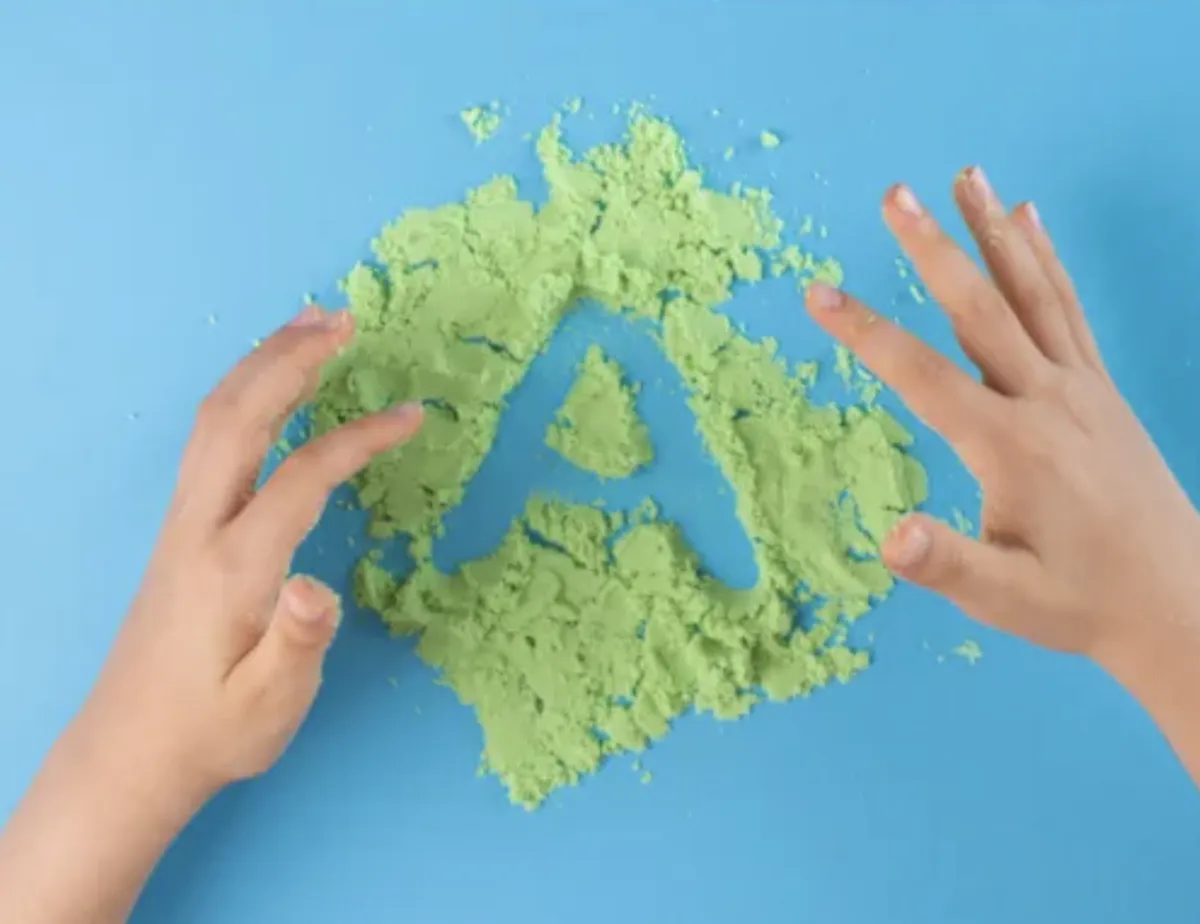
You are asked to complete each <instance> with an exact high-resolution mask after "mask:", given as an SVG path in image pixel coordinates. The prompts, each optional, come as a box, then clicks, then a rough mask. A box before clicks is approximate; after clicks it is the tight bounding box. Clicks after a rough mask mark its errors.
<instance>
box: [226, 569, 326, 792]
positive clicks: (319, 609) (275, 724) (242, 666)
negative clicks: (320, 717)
mask: <svg viewBox="0 0 1200 924" xmlns="http://www.w3.org/2000/svg"><path fill="white" fill-rule="evenodd" d="M340 621H341V602H340V601H339V600H338V596H337V594H335V593H334V592H333V591H332V590H330V589H329V588H328V587H327V586H325V585H324V584H322V583H321V582H320V581H317V580H315V579H314V578H310V577H306V576H303V575H297V576H295V577H292V578H289V579H288V580H287V581H285V582H284V584H283V587H282V588H281V589H280V591H279V597H278V599H277V601H276V603H275V609H274V611H273V612H272V614H271V619H270V622H268V623H267V627H266V630H265V631H264V632H263V634H262V637H261V638H260V639H259V640H258V642H257V643H256V644H255V645H254V647H253V648H251V649H250V650H249V651H248V652H247V653H246V654H245V656H243V657H242V659H241V660H240V661H238V662H237V663H236V664H235V665H234V667H233V670H231V671H230V673H229V676H228V678H227V680H226V685H227V689H228V690H229V691H230V694H231V696H232V698H233V699H234V701H235V702H236V703H237V704H238V706H239V708H240V709H242V710H244V711H245V712H246V713H249V714H248V715H246V716H245V718H246V719H248V720H249V721H250V723H251V724H252V725H253V726H254V727H255V730H256V734H255V735H254V736H253V742H252V743H253V749H254V750H253V753H246V754H244V755H241V756H240V763H239V766H236V767H233V768H231V773H230V775H231V776H234V777H240V776H249V775H252V774H254V773H259V772H262V771H263V770H266V769H267V767H268V766H269V765H270V763H271V762H273V760H274V759H275V758H276V757H278V756H279V754H280V753H282V751H283V750H284V748H285V747H286V746H287V744H288V742H289V741H290V740H291V738H292V736H293V735H294V734H295V732H296V729H297V728H299V727H300V723H301V722H302V721H303V720H304V717H305V716H306V715H307V714H308V710H309V707H310V706H311V705H312V702H313V700H314V699H315V698H316V695H317V690H318V689H320V686H321V669H322V665H323V663H324V660H325V653H326V651H328V649H329V645H330V643H331V642H332V641H333V637H334V634H335V633H336V632H337V627H338V623H339V622H340Z"/></svg>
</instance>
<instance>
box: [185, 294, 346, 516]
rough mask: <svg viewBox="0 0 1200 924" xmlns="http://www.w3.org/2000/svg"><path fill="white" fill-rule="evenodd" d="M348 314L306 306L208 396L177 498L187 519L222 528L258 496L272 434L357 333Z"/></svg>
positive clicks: (195, 432)
mask: <svg viewBox="0 0 1200 924" xmlns="http://www.w3.org/2000/svg"><path fill="white" fill-rule="evenodd" d="M353 330H354V325H353V321H352V319H351V318H350V315H349V314H348V313H347V312H344V311H338V312H332V313H328V314H327V313H325V312H323V311H321V309H319V308H317V307H316V306H315V305H310V306H306V307H305V309H304V311H302V312H301V313H300V314H299V315H297V316H296V318H295V319H294V320H293V321H292V322H290V323H289V324H288V325H286V326H285V327H283V328H281V329H280V330H278V331H276V332H275V333H274V334H273V335H272V336H271V337H269V338H268V339H267V340H266V341H265V342H264V343H263V344H262V346H260V347H259V348H257V349H256V350H254V351H253V352H251V353H250V354H249V355H248V356H246V357H245V358H244V359H242V361H241V362H239V363H238V364H237V366H235V367H234V369H233V370H232V371H231V372H230V373H229V374H228V375H227V376H226V377H225V378H224V379H223V380H222V381H221V383H220V384H219V385H217V387H216V388H215V389H214V390H213V391H212V393H211V394H210V395H209V396H208V397H207V398H206V399H205V400H204V403H203V404H202V405H201V407H200V412H199V414H198V415H197V420H196V426H195V428H194V430H193V432H192V437H191V439H190V440H189V442H188V447H187V450H186V451H185V453H184V459H183V465H182V468H181V471H180V477H179V490H178V494H177V497H176V512H177V513H178V514H179V515H180V516H181V517H183V518H187V519H193V520H195V521H198V522H202V523H203V524H204V525H206V526H210V527H213V526H219V525H221V524H223V523H225V522H227V521H228V520H229V519H230V518H231V517H233V516H234V515H235V514H236V513H237V512H238V511H239V510H241V509H242V507H243V506H244V505H245V504H246V502H247V501H248V500H249V499H250V497H252V496H253V491H254V484H255V482H256V480H257V479H258V476H259V472H260V470H261V466H262V463H263V458H264V456H265V455H266V453H267V450H268V449H269V448H270V446H271V444H272V442H273V441H274V439H275V438H276V437H275V436H274V434H275V432H276V431H277V429H278V428H279V427H281V426H282V424H283V423H284V422H285V421H286V419H287V418H288V417H289V416H290V415H291V414H292V413H294V412H295V410H296V409H297V408H298V407H299V406H300V405H301V404H302V403H303V402H304V401H305V400H307V399H309V397H310V396H311V394H312V391H313V389H314V388H315V387H316V384H317V380H318V377H319V375H320V370H321V366H322V365H323V364H324V363H325V362H326V361H327V360H328V359H330V358H331V357H332V356H333V355H334V354H335V353H336V352H337V350H338V349H339V348H340V347H341V346H343V345H344V344H345V343H346V341H347V340H348V339H349V338H350V337H351V336H352V334H353Z"/></svg>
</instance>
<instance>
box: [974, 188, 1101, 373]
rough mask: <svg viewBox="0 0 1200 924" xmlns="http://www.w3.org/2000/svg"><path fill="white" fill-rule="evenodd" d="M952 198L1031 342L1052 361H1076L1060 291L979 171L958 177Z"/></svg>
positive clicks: (1076, 356)
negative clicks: (1052, 283) (1060, 300)
mask: <svg viewBox="0 0 1200 924" xmlns="http://www.w3.org/2000/svg"><path fill="white" fill-rule="evenodd" d="M954 198H955V201H956V202H957V203H958V209H959V211H960V212H961V213H962V216H963V220H964V221H966V223H967V227H968V228H970V230H971V235H972V237H974V238H975V242H976V243H977V244H978V245H979V252H980V254H982V256H983V261H984V262H985V263H986V264H987V266H988V269H989V270H990V271H991V274H992V279H993V280H995V283H996V287H997V288H998V289H999V290H1000V292H1001V294H1002V295H1003V296H1004V297H1005V299H1007V301H1008V304H1009V306H1010V307H1011V308H1012V311H1013V313H1014V314H1015V315H1016V316H1017V318H1018V320H1020V322H1021V326H1022V327H1024V328H1025V331H1026V332H1027V333H1028V334H1029V337H1030V339H1031V340H1033V342H1034V343H1035V344H1037V346H1038V348H1039V349H1040V350H1041V351H1042V353H1044V354H1045V355H1046V357H1047V358H1049V359H1051V360H1053V361H1054V362H1056V363H1063V364H1066V363H1070V362H1073V361H1075V360H1077V359H1078V352H1077V351H1076V349H1075V342H1074V340H1073V339H1072V338H1071V332H1070V330H1068V328H1067V322H1066V319H1065V318H1064V317H1063V312H1062V307H1061V306H1060V305H1059V299H1058V291H1057V290H1056V289H1055V288H1054V286H1053V285H1051V284H1050V280H1049V278H1048V277H1047V276H1046V274H1045V273H1044V272H1043V271H1042V265H1041V263H1040V262H1039V261H1038V259H1037V257H1036V256H1035V255H1034V252H1033V249H1032V248H1031V247H1030V246H1029V241H1028V240H1027V239H1026V238H1025V235H1023V234H1022V233H1021V232H1020V230H1019V229H1018V228H1017V225H1016V224H1015V223H1014V222H1013V220H1012V219H1011V218H1010V217H1009V215H1008V212H1006V211H1005V209H1004V206H1003V204H1001V202H1000V199H999V198H998V197H997V196H996V193H995V191H994V190H993V189H992V186H991V184H990V183H989V182H988V179H987V175H986V174H985V173H984V172H983V170H982V169H981V168H979V167H968V168H967V169H966V170H964V171H962V173H960V174H959V175H958V177H957V178H956V179H955V181H954Z"/></svg>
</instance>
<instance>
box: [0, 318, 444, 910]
mask: <svg viewBox="0 0 1200 924" xmlns="http://www.w3.org/2000/svg"><path fill="white" fill-rule="evenodd" d="M353 327H354V325H353V319H352V318H351V317H350V315H349V314H347V313H345V312H333V313H326V312H324V311H322V310H321V309H320V308H317V307H316V306H308V307H307V308H305V310H304V311H303V312H301V313H300V315H298V316H297V317H296V319H295V320H293V321H292V322H291V323H290V324H288V325H287V326H286V327H284V328H282V329H281V330H279V331H278V332H277V333H275V334H274V335H273V336H272V337H271V338H269V339H268V340H267V341H266V342H264V343H263V344H262V346H261V347H260V348H259V349H257V350H255V351H254V352H253V353H251V354H250V355H249V356H247V357H246V358H245V359H244V360H243V361H242V362H241V363H240V364H239V365H238V366H237V367H236V368H235V369H234V370H233V371H232V372H231V373H230V374H229V375H228V376H227V377H226V378H225V380H224V381H223V382H221V384H220V385H219V386H218V387H217V388H216V390H215V391H213V393H212V394H211V395H210V396H209V397H208V398H207V399H206V400H205V401H204V403H203V405H202V406H201V408H200V412H199V415H198V417H197V421H196V425H195V429H194V431H193V433H192V437H191V439H190V441H189V443H188V446H187V449H186V451H185V454H184V459H183V463H182V467H181V471H180V475H179V482H178V488H177V491H176V494H175V497H174V499H173V501H172V503H171V505H170V508H169V511H168V514H167V518H166V523H165V525H164V527H163V530H162V533H161V535H160V537H159V542H158V546H157V548H156V550H155V552H154V555H153V557H152V559H151V562H150V566H149V569H148V571H147V573H146V576H145V580H144V582H143V585H142V588H141V590H140V591H139V593H138V595H137V598H136V600H135V602H134V604H133V607H132V609H131V611H130V613H129V616H128V618H127V619H126V621H125V623H124V625H123V626H122V628H121V631H120V634H119V635H118V637H117V640H116V643H115V645H114V647H113V650H112V653H111V655H110V656H109V658H108V661H107V662H106V664H105V666H104V669H103V671H102V673H101V676H100V678H99V681H98V682H97V685H96V687H95V690H94V691H93V693H92V695H91V696H90V697H89V699H88V701H87V703H86V704H85V706H84V708H83V710H82V711H81V712H80V714H79V716H78V717H77V718H76V720H75V721H74V722H73V723H72V725H71V727H70V728H69V729H68V731H67V732H66V733H65V734H64V736H63V738H62V739H60V741H59V743H58V744H57V745H56V746H55V750H54V751H52V752H51V755H50V757H49V758H48V760H47V763H46V766H45V767H44V768H43V772H42V773H41V774H40V775H39V777H38V780H37V781H36V782H35V784H34V787H33V789H32V790H31V791H30V793H29V796H28V797H27V799H26V801H25V802H24V803H23V804H22V806H21V807H20V808H19V809H18V811H17V814H16V815H14V817H13V819H12V823H11V824H10V826H9V829H8V831H7V832H6V833H5V837H4V838H3V839H0V919H4V920H22V921H40V920H45V921H64V920H76V919H79V920H88V921H97V920H108V919H110V918H111V919H114V920H115V919H120V918H122V917H123V915H124V914H126V913H127V912H128V909H129V906H130V905H131V903H132V901H133V898H134V896H136V894H137V890H138V888H140V885H141V882H142V880H143V879H144V877H145V875H146V874H147V873H148V872H149V868H150V866H151V865H152V864H153V862H154V859H156V857H157V853H158V852H159V851H161V849H162V848H163V847H165V845H166V844H165V841H169V840H170V838H171V837H173V836H174V834H175V832H176V831H177V830H178V829H179V828H180V827H182V825H183V824H185V823H186V822H187V820H188V819H189V818H190V817H191V815H192V814H193V813H194V812H195V811H196V810H197V809H198V808H199V807H200V806H201V805H202V804H203V803H204V802H205V801H206V800H207V799H208V798H209V797H210V796H211V795H212V794H213V793H214V792H215V791H216V790H218V789H219V788H221V787H222V786H223V785H225V784H226V783H229V782H232V781H234V780H239V779H243V778H246V777H249V776H253V775H255V774H257V773H261V772H262V771H264V770H266V769H267V768H269V767H270V766H271V765H272V764H273V763H274V762H275V761H276V759H277V758H278V757H279V756H280V754H281V753H282V752H283V750H284V748H285V747H286V746H287V744H288V742H289V741H290V740H291V738H292V736H293V734H295V732H296V729H297V728H298V727H299V725H300V723H301V721H303V719H304V717H305V715H306V714H307V713H308V710H309V707H310V706H311V705H312V701H313V698H314V696H315V695H316V692H317V688H318V687H319V686H320V682H321V665H322V662H323V660H324V657H325V651H326V648H327V647H328V645H329V643H330V641H331V640H332V638H333V634H334V631H335V629H336V628H337V623H338V619H339V616H340V607H339V602H338V599H337V597H336V596H335V595H334V593H333V592H332V591H331V590H330V589H329V588H328V587H326V586H325V585H323V584H321V583H319V582H318V581H315V580H313V579H312V578H308V577H301V576H296V577H290V578H289V577H288V571H289V568H290V566H291V560H292V555H293V553H294V552H295V550H296V547H297V546H298V545H299V544H300V543H301V541H303V539H304V537H305V536H306V535H307V534H308V532H309V531H310V530H311V529H312V527H313V526H314V525H315V524H316V522H317V520H318V519H319V517H320V515H321V512H322V510H323V509H324V507H325V503H326V501H327V499H328V497H329V494H330V492H331V491H332V490H333V489H334V488H335V487H337V486H338V485H339V484H340V483H342V482H343V481H345V480H346V479H347V478H349V477H350V476H351V475H353V474H354V473H355V472H356V471H358V470H359V469H360V468H362V467H363V466H365V465H366V464H367V462H368V461H370V459H371V457H372V456H373V455H375V454H376V453H379V452H382V451H383V450H386V449H389V448H391V447H393V446H396V445H398V444H400V443H402V442H404V441H405V440H407V439H409V438H410V437H411V436H412V435H413V434H414V433H415V432H416V431H417V429H418V428H419V427H420V425H421V417H422V415H421V407H420V405H419V404H408V405H402V406H399V407H396V408H393V409H390V410H387V411H384V412H382V413H379V414H375V415H372V416H368V417H364V418H361V419H359V420H356V421H354V422H353V423H350V424H347V425H346V426H344V427H342V428H340V429H338V430H337V431H335V432H332V433H329V434H327V435H325V436H323V437H321V438H320V439H317V440H315V441H314V442H312V443H309V444H308V445H305V446H304V447H302V448H300V449H299V450H297V451H296V452H295V453H293V454H292V455H291V456H289V457H288V458H287V459H286V460H285V461H284V462H283V463H282V464H281V465H280V467H279V469H278V470H277V471H276V472H275V473H274V474H273V475H272V476H271V477H270V478H269V479H268V480H267V481H266V483H265V484H264V485H263V486H262V487H261V488H259V489H258V490H256V489H255V488H256V484H257V483H258V480H259V477H260V474H261V469H262V465H263V460H264V458H265V457H266V454H267V452H268V450H269V449H270V447H271V445H272V443H273V442H274V441H275V440H276V439H277V438H278V434H279V431H280V430H281V429H282V427H283V425H284V423H285V422H286V421H287V419H288V418H289V417H290V416H291V414H292V413H293V412H294V411H295V410H296V409H297V408H298V407H299V406H300V405H301V404H303V403H304V402H305V401H307V400H309V399H310V398H311V396H312V393H313V391H314V390H315V388H316V385H317V382H318V378H319V375H320V369H321V366H322V365H323V364H324V363H325V362H326V361H327V360H328V359H330V358H331V357H332V356H333V355H334V354H335V353H336V352H337V351H338V350H339V349H340V348H341V347H343V346H344V345H345V344H346V343H347V341H349V339H350V338H351V336H352V334H353ZM121 839H124V840H127V841H133V842H134V843H133V844H132V845H131V846H130V847H129V848H128V849H125V848H123V847H122V846H121V845H118V844H116V843H114V840H121ZM106 841H107V843H105V842H106ZM72 845H74V846H72ZM64 853H66V854H71V853H74V854H75V856H64V855H63V854H64ZM91 854H96V856H91ZM105 856H108V857H113V856H122V857H124V858H133V861H132V862H130V863H128V864H127V865H125V866H124V867H123V868H122V869H117V870H114V869H111V868H106V864H105V863H104V862H102V858H104V857H105ZM139 856H142V857H144V859H145V861H148V862H140V863H139V862H138V861H137V859H136V858H137V857H139ZM113 862H116V861H115V860H114V861H113ZM21 870H25V872H26V873H27V875H22V873H21ZM45 870H50V871H56V874H57V876H58V881H56V882H55V883H48V882H46V883H41V884H40V885H41V887H40V888H39V884H38V883H37V882H36V881H31V877H32V878H33V880H36V878H37V875H38V873H39V872H43V871H45ZM73 876H79V877H82V878H83V879H84V880H85V881H84V882H83V883H80V882H75V881H71V880H72V877H73ZM23 897H24V898H25V899H27V901H26V902H25V903H22V898H23ZM12 901H16V902H17V905H16V906H15V907H10V906H9V905H8V904H6V902H12ZM100 908H103V909H105V912H107V913H97V910H98V909H100ZM76 909H79V910H81V911H85V912H86V913H84V914H82V915H80V916H79V917H78V918H77V917H76V916H75V915H74V914H73V911H74V910H76Z"/></svg>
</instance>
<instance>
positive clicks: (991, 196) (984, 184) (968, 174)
mask: <svg viewBox="0 0 1200 924" xmlns="http://www.w3.org/2000/svg"><path fill="white" fill-rule="evenodd" d="M962 178H963V180H964V181H965V182H966V184H967V185H968V186H970V187H971V191H972V192H973V193H974V194H975V195H976V197H978V199H979V200H980V201H981V202H994V201H995V200H996V193H995V192H994V191H993V190H992V184H991V183H989V182H988V178H987V174H986V173H984V172H983V168H982V167H968V168H967V169H966V170H964V171H963V172H962Z"/></svg>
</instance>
